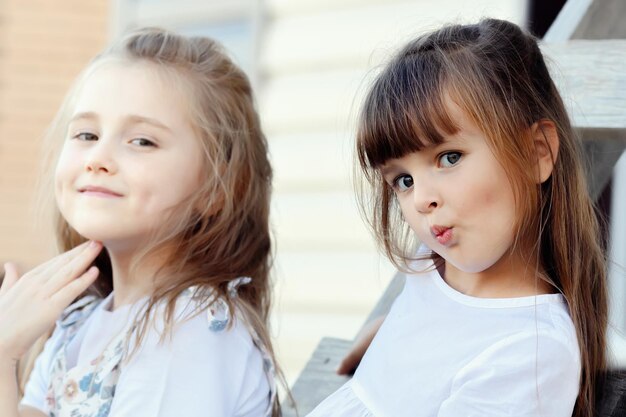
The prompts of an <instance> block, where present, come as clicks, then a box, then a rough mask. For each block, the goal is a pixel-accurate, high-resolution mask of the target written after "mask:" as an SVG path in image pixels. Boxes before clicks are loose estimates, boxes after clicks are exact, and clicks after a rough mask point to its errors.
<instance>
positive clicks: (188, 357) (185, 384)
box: [110, 314, 270, 417]
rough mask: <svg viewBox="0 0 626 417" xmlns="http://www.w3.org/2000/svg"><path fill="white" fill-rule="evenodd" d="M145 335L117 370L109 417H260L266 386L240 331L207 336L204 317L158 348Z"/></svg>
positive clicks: (258, 360)
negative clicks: (119, 370)
mask: <svg viewBox="0 0 626 417" xmlns="http://www.w3.org/2000/svg"><path fill="white" fill-rule="evenodd" d="M159 339H160V337H159V332H156V331H154V332H150V333H148V335H147V337H146V339H145V340H144V341H143V342H142V344H141V348H140V349H139V350H138V351H137V352H136V354H134V355H133V356H132V357H131V358H130V360H129V361H128V363H127V364H125V365H123V366H122V372H121V374H120V379H119V381H118V384H117V387H116V390H115V397H114V400H113V404H112V406H111V413H110V416H111V417H169V416H185V417H201V416H202V417H209V416H215V417H231V416H232V417H263V416H264V413H265V411H266V410H267V408H268V406H269V393H270V385H269V382H268V380H267V378H266V377H265V373H264V368H263V359H262V356H261V353H260V352H259V350H258V349H257V348H256V346H255V345H254V343H253V342H252V338H251V337H250V334H249V333H248V331H247V329H246V327H245V326H244V325H243V324H242V323H240V322H238V320H235V323H234V324H233V326H232V327H230V328H228V327H227V328H225V329H223V330H221V331H211V330H210V329H209V325H208V322H207V319H206V315H203V314H200V315H198V316H196V317H194V318H192V319H190V320H188V321H185V322H183V323H179V324H178V325H177V326H176V327H175V328H174V332H173V334H172V337H171V338H169V337H166V338H165V340H163V341H162V342H161V341H160V340H159Z"/></svg>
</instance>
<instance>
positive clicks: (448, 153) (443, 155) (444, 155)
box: [437, 151, 463, 168]
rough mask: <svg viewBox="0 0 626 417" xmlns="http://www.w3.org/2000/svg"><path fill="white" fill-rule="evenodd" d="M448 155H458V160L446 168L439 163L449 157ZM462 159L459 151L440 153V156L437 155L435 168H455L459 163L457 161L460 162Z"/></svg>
mask: <svg viewBox="0 0 626 417" xmlns="http://www.w3.org/2000/svg"><path fill="white" fill-rule="evenodd" d="M449 155H458V159H457V161H456V162H454V163H453V164H452V165H448V166H446V165H444V164H442V163H441V161H442V160H443V159H444V158H445V157H446V156H449ZM462 157H463V154H462V153H461V152H459V151H449V152H444V153H442V154H441V155H439V156H438V157H437V166H439V167H442V168H451V167H453V166H455V165H456V164H458V163H459V160H460V159H461V158H462Z"/></svg>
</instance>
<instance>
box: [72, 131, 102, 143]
mask: <svg viewBox="0 0 626 417" xmlns="http://www.w3.org/2000/svg"><path fill="white" fill-rule="evenodd" d="M72 139H78V140H82V141H94V140H98V136H97V135H94V134H93V133H89V132H80V133H78V134H76V135H74V136H72Z"/></svg>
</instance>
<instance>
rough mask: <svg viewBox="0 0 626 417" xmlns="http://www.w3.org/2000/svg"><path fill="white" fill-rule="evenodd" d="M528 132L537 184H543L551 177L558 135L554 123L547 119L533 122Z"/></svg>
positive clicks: (557, 151)
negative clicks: (531, 139) (535, 164)
mask: <svg viewBox="0 0 626 417" xmlns="http://www.w3.org/2000/svg"><path fill="white" fill-rule="evenodd" d="M530 130H531V135H532V138H533V143H534V145H535V153H536V157H537V174H538V178H537V182H538V183H544V182H545V181H546V180H547V179H548V178H550V175H552V170H553V169H554V164H555V162H556V158H557V156H558V154H559V135H558V133H557V131H556V125H555V124H554V122H553V121H552V120H547V119H542V120H539V121H538V122H535V123H534V124H533V125H532V126H531V127H530Z"/></svg>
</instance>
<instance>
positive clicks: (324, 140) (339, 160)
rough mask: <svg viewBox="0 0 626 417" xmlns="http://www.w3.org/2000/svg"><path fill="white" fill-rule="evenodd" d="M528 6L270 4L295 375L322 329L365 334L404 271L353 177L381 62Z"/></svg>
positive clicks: (265, 28)
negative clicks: (366, 101)
mask: <svg viewBox="0 0 626 417" xmlns="http://www.w3.org/2000/svg"><path fill="white" fill-rule="evenodd" d="M525 8H526V2H525V1H521V0H517V1H500V0H493V1H475V2H464V1H460V0H438V1H427V0H422V1H410V2H407V1H383V0H379V1H376V0H344V1H330V0H300V1H293V0H267V1H266V2H265V7H264V11H265V13H266V14H265V19H264V21H263V22H262V25H261V27H262V31H261V36H262V37H261V40H260V47H261V50H260V55H259V59H260V64H259V88H260V90H259V91H260V109H261V115H262V118H263V122H264V128H265V130H266V133H267V135H268V137H269V141H270V150H271V153H272V162H273V164H274V168H275V172H276V181H275V186H276V189H275V195H274V211H273V221H274V225H275V230H276V235H277V249H278V251H277V252H278V256H277V277H278V282H279V287H278V288H279V291H278V295H279V298H278V303H277V311H278V312H279V314H278V315H277V316H276V320H277V323H276V324H277V327H276V328H277V336H278V350H279V353H280V357H281V359H282V361H283V364H284V366H285V369H286V371H287V376H288V378H289V379H291V380H293V379H294V378H295V377H296V376H297V374H298V373H299V370H300V369H301V367H302V366H303V365H304V363H305V361H306V359H307V358H308V357H309V356H310V354H311V352H312V350H313V349H314V347H315V346H316V344H317V342H318V341H319V340H320V338H321V337H323V336H337V337H342V338H347V339H351V338H352V337H354V335H355V333H356V332H357V330H358V329H359V327H360V326H361V324H362V323H363V321H364V320H365V317H366V316H367V314H368V312H369V311H370V310H371V308H372V306H373V305H374V303H375V302H376V300H377V299H378V297H379V296H380V295H381V293H382V291H383V289H384V287H385V286H386V284H387V282H388V280H389V278H391V276H392V275H393V268H391V267H390V265H389V264H388V262H386V261H385V260H383V259H382V258H381V257H380V256H379V255H378V254H377V252H376V250H375V248H374V245H373V239H372V238H371V237H370V235H369V234H368V231H367V230H366V228H365V226H364V225H363V222H362V220H361V218H360V216H359V213H358V210H357V206H356V203H355V198H354V193H353V191H352V187H351V181H350V176H351V170H352V164H353V160H352V158H353V152H352V147H353V142H352V137H353V122H354V120H355V117H356V113H357V112H358V108H359V103H360V99H361V97H362V95H363V93H364V92H365V91H366V89H367V85H368V80H369V79H370V78H371V76H372V75H373V74H375V71H376V67H378V66H380V64H381V63H382V62H383V61H384V59H385V58H387V57H389V56H390V55H391V54H392V53H393V52H394V51H395V50H396V49H397V48H398V47H399V45H401V44H403V43H404V42H406V41H407V40H408V39H410V38H411V37H412V36H414V35H416V34H418V33H420V32H423V31H426V30H429V29H432V28H435V27H438V26H439V25H440V24H442V23H445V22H450V21H457V22H467V21H474V20H476V19H478V18H480V17H482V16H495V17H501V18H507V19H510V20H513V21H515V22H517V23H520V24H523V21H524V17H525Z"/></svg>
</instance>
